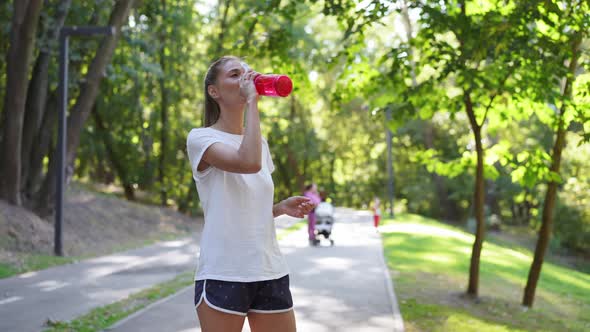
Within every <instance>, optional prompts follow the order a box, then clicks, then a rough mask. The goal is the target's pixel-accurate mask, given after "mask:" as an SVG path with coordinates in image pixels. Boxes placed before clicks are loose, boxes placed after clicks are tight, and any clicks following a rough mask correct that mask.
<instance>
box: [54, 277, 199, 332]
mask: <svg viewBox="0 0 590 332" xmlns="http://www.w3.org/2000/svg"><path fill="white" fill-rule="evenodd" d="M193 276H194V274H193V273H192V272H185V273H182V274H180V275H179V276H177V277H176V278H174V279H172V280H170V281H167V282H164V283H161V284H158V285H156V286H153V287H151V288H149V289H146V290H143V291H141V292H138V293H136V294H133V295H131V296H129V297H128V298H126V299H124V300H121V301H118V302H115V303H112V304H109V305H106V306H103V307H99V308H96V309H94V310H92V311H90V312H89V313H88V314H86V315H84V316H81V317H78V318H76V319H74V320H72V321H69V322H62V321H48V322H47V325H48V329H46V330H45V332H74V331H75V332H91V331H102V330H104V329H106V328H107V327H109V326H111V325H113V324H114V323H116V322H117V321H119V320H121V319H123V318H125V317H127V316H129V315H131V314H133V313H134V312H136V311H138V310H140V309H142V308H145V307H146V306H147V305H149V304H150V303H153V302H155V301H157V300H158V299H161V298H164V297H166V296H169V295H172V294H174V293H176V292H177V291H179V290H180V289H182V288H185V287H188V286H190V285H191V284H192V283H193V282H194V281H193V280H194V279H193Z"/></svg>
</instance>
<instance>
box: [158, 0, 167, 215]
mask: <svg viewBox="0 0 590 332" xmlns="http://www.w3.org/2000/svg"><path fill="white" fill-rule="evenodd" d="M161 14H162V17H163V20H166V1H165V0H163V1H162V13H161ZM161 29H162V31H160V33H161V35H160V68H162V77H160V79H159V81H160V82H159V83H160V95H161V99H160V108H161V110H160V121H162V127H161V130H160V141H161V142H160V160H159V164H158V180H159V182H160V204H161V205H162V206H166V205H167V204H168V195H167V188H166V171H165V169H166V159H167V158H166V152H167V149H168V90H166V54H165V48H166V43H165V36H166V25H165V24H163V25H162V27H161Z"/></svg>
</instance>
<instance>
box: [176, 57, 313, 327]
mask: <svg viewBox="0 0 590 332" xmlns="http://www.w3.org/2000/svg"><path fill="white" fill-rule="evenodd" d="M246 68H247V66H246V65H245V64H244V63H243V62H242V61H241V60H240V59H239V58H237V57H232V56H225V57H222V58H220V59H218V60H217V61H215V62H214V63H213V64H212V65H211V66H210V67H209V70H208V72H207V75H206V77H205V127H203V128H198V129H193V130H191V132H190V133H189V135H188V138H187V151H188V156H189V161H190V164H191V169H192V172H193V178H194V180H195V182H196V185H197V191H198V193H199V198H200V200H201V204H202V206H203V212H204V215H205V226H204V229H203V233H202V236H201V243H200V244H201V249H200V256H199V264H198V267H197V271H196V274H195V307H196V310H197V315H198V318H199V321H200V323H201V328H202V330H203V331H204V332H216V331H224V332H227V331H229V332H231V331H236V332H239V331H241V330H242V326H243V324H244V319H245V317H248V321H249V323H250V329H251V330H252V332H266V331H269V332H270V331H295V315H294V313H293V300H292V298H291V293H290V291H289V275H288V269H287V265H286V262H285V260H284V258H283V256H282V254H281V252H280V250H279V246H278V243H277V239H276V233H275V227H274V220H273V219H274V217H277V216H279V215H282V214H287V215H290V216H293V217H297V218H303V217H304V215H305V214H307V213H309V211H311V209H313V207H314V205H313V204H312V203H311V202H310V201H309V199H308V198H306V197H301V196H295V197H290V198H288V199H285V200H283V201H281V202H279V203H277V204H273V192H274V184H273V181H272V177H271V173H272V172H273V170H274V165H273V162H272V159H271V156H270V151H269V148H268V144H267V142H266V140H264V139H263V138H262V137H261V134H260V117H259V112H258V94H257V92H256V88H255V87H254V83H253V78H254V77H255V75H256V74H257V73H256V72H253V71H251V70H247V69H246ZM244 112H246V121H245V122H246V126H245V127H244Z"/></svg>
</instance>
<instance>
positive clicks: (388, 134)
mask: <svg viewBox="0 0 590 332" xmlns="http://www.w3.org/2000/svg"><path fill="white" fill-rule="evenodd" d="M385 118H386V121H385V135H386V137H387V138H386V139H387V177H388V181H387V199H388V200H389V217H390V218H393V217H394V214H393V195H394V191H393V160H392V159H393V157H392V153H391V148H392V146H391V139H392V136H393V135H392V133H391V130H390V129H389V122H390V121H391V107H389V106H387V107H386V108H385Z"/></svg>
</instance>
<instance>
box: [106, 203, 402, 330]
mask: <svg viewBox="0 0 590 332" xmlns="http://www.w3.org/2000/svg"><path fill="white" fill-rule="evenodd" d="M336 220H337V223H336V224H335V225H334V229H333V238H334V240H335V246H333V247H330V246H329V243H328V242H326V243H323V245H322V246H320V247H309V246H308V245H307V230H306V229H302V230H300V231H298V232H296V233H293V234H292V235H289V236H288V237H286V238H285V239H284V240H282V241H281V248H282V251H283V253H284V254H285V256H286V258H287V261H288V263H289V266H290V269H291V290H292V293H293V299H294V302H295V313H296V317H297V327H298V328H297V330H298V331H300V332H324V331H325V332H332V331H339V332H349V331H350V332H353V331H354V332H382V331H403V322H402V319H401V315H400V314H399V309H398V306H397V301H396V300H395V295H394V293H393V288H392V285H391V279H390V277H389V275H388V273H387V271H386V268H385V264H384V261H383V254H382V245H381V238H380V236H379V234H378V233H376V232H375V230H374V228H373V227H372V219H371V215H370V214H368V213H363V212H357V211H354V210H349V209H337V212H336ZM192 303H193V288H192V287H188V288H185V289H184V290H182V291H180V292H178V293H177V294H175V295H172V296H170V297H169V298H166V299H163V300H161V301H160V302H158V303H155V304H154V305H152V306H150V307H148V308H146V309H144V310H142V311H140V312H137V313H136V314H135V315H133V316H131V317H129V318H127V319H126V320H123V321H121V322H119V323H117V324H115V325H114V326H112V327H111V328H110V329H108V330H107V331H109V332H139V331H141V332H156V331H158V332H198V331H200V330H201V329H200V328H199V322H198V320H197V317H196V315H195V312H194V309H193V307H192ZM243 331H244V332H246V331H250V330H249V328H248V326H247V323H246V324H245V327H244V330H243Z"/></svg>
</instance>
